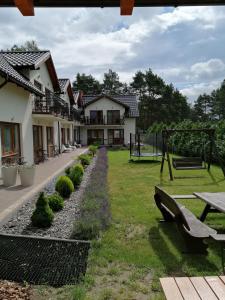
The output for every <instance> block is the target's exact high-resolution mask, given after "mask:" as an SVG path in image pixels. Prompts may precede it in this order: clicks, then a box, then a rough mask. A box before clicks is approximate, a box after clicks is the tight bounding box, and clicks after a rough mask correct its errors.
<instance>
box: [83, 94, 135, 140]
mask: <svg viewBox="0 0 225 300" xmlns="http://www.w3.org/2000/svg"><path fill="white" fill-rule="evenodd" d="M83 103H84V124H85V126H84V127H83V128H82V131H81V142H82V143H83V144H92V143H95V142H98V143H100V144H103V145H124V144H125V145H127V144H128V143H129V140H130V133H135V132H136V118H137V117H138V116H139V112H138V103H137V99H136V96H135V95H119V96H118V95H116V96H108V95H100V96H90V95H89V96H84V97H83Z"/></svg>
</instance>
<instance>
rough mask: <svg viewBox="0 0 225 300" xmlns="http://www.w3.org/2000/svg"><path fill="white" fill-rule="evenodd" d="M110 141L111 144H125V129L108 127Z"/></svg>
mask: <svg viewBox="0 0 225 300" xmlns="http://www.w3.org/2000/svg"><path fill="white" fill-rule="evenodd" d="M108 143H109V145H123V144H124V130H123V129H108Z"/></svg>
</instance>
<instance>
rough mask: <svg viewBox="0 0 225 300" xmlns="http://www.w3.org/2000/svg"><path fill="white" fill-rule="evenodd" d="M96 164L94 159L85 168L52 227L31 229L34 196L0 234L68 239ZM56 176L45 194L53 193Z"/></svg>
mask: <svg viewBox="0 0 225 300" xmlns="http://www.w3.org/2000/svg"><path fill="white" fill-rule="evenodd" d="M95 164H96V157H94V158H93V160H92V163H91V164H90V165H89V166H88V167H87V168H86V170H85V173H84V176H83V180H82V183H81V185H80V187H79V189H77V190H76V191H75V192H74V193H72V195H71V196H70V198H69V199H67V200H65V204H64V208H63V210H61V211H60V212H57V213H55V218H54V222H53V224H52V226H51V227H50V228H47V229H40V228H36V227H33V226H32V224H31V221H30V218H31V215H32V212H33V210H34V208H35V203H36V201H37V198H38V196H39V193H38V194H36V195H35V196H34V197H32V199H30V200H29V201H28V202H26V203H25V204H24V205H23V206H22V207H21V208H20V209H19V210H18V211H17V212H16V214H15V215H14V216H13V217H12V218H11V219H10V220H9V221H8V222H7V223H5V224H4V225H2V226H1V227H0V233H8V234H22V235H32V236H43V237H52V238H54V237H55V238H65V239H67V238H70V236H71V234H72V229H73V222H74V220H75V219H76V218H77V217H78V216H79V203H80V201H81V200H82V197H83V193H84V190H85V188H86V186H87V184H88V182H89V179H90V176H91V173H92V170H93V168H94V167H95ZM57 177H58V176H56V177H55V178H53V179H52V180H51V181H50V182H49V183H48V184H47V185H46V186H45V188H44V189H43V191H45V192H46V193H47V194H51V193H54V191H55V182H56V180H57Z"/></svg>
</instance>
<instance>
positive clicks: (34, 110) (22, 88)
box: [0, 51, 79, 163]
mask: <svg viewBox="0 0 225 300" xmlns="http://www.w3.org/2000/svg"><path fill="white" fill-rule="evenodd" d="M0 75H1V77H0V80H1V81H0V124H1V143H0V145H1V148H2V149H1V151H0V158H1V161H3V162H4V160H7V161H8V160H10V159H11V160H12V161H13V159H14V158H18V157H23V159H24V161H26V162H29V163H33V162H39V161H41V160H43V159H44V157H45V156H53V155H54V154H55V152H56V149H57V152H60V150H61V146H62V144H66V143H70V142H72V141H74V130H75V128H77V126H78V125H79V122H78V120H79V113H78V111H77V110H76V109H75V107H74V106H75V101H74V97H73V91H72V87H71V84H70V81H69V80H68V79H62V80H59V79H58V77H57V73H56V70H55V67H54V64H53V61H52V58H51V54H50V52H49V51H32V52H28V51H26V52H0ZM13 76H14V77H13ZM1 83H2V84H1ZM15 83H16V84H15ZM9 124H10V126H9Z"/></svg>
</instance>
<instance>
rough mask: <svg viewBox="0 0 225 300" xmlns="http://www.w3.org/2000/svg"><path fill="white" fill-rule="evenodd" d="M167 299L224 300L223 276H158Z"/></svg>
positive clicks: (224, 282) (224, 283) (224, 281)
mask: <svg viewBox="0 0 225 300" xmlns="http://www.w3.org/2000/svg"><path fill="white" fill-rule="evenodd" d="M160 282H161V285H162V288H163V291H164V294H165V296H166V299H167V300H225V276H206V277H167V278H160Z"/></svg>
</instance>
